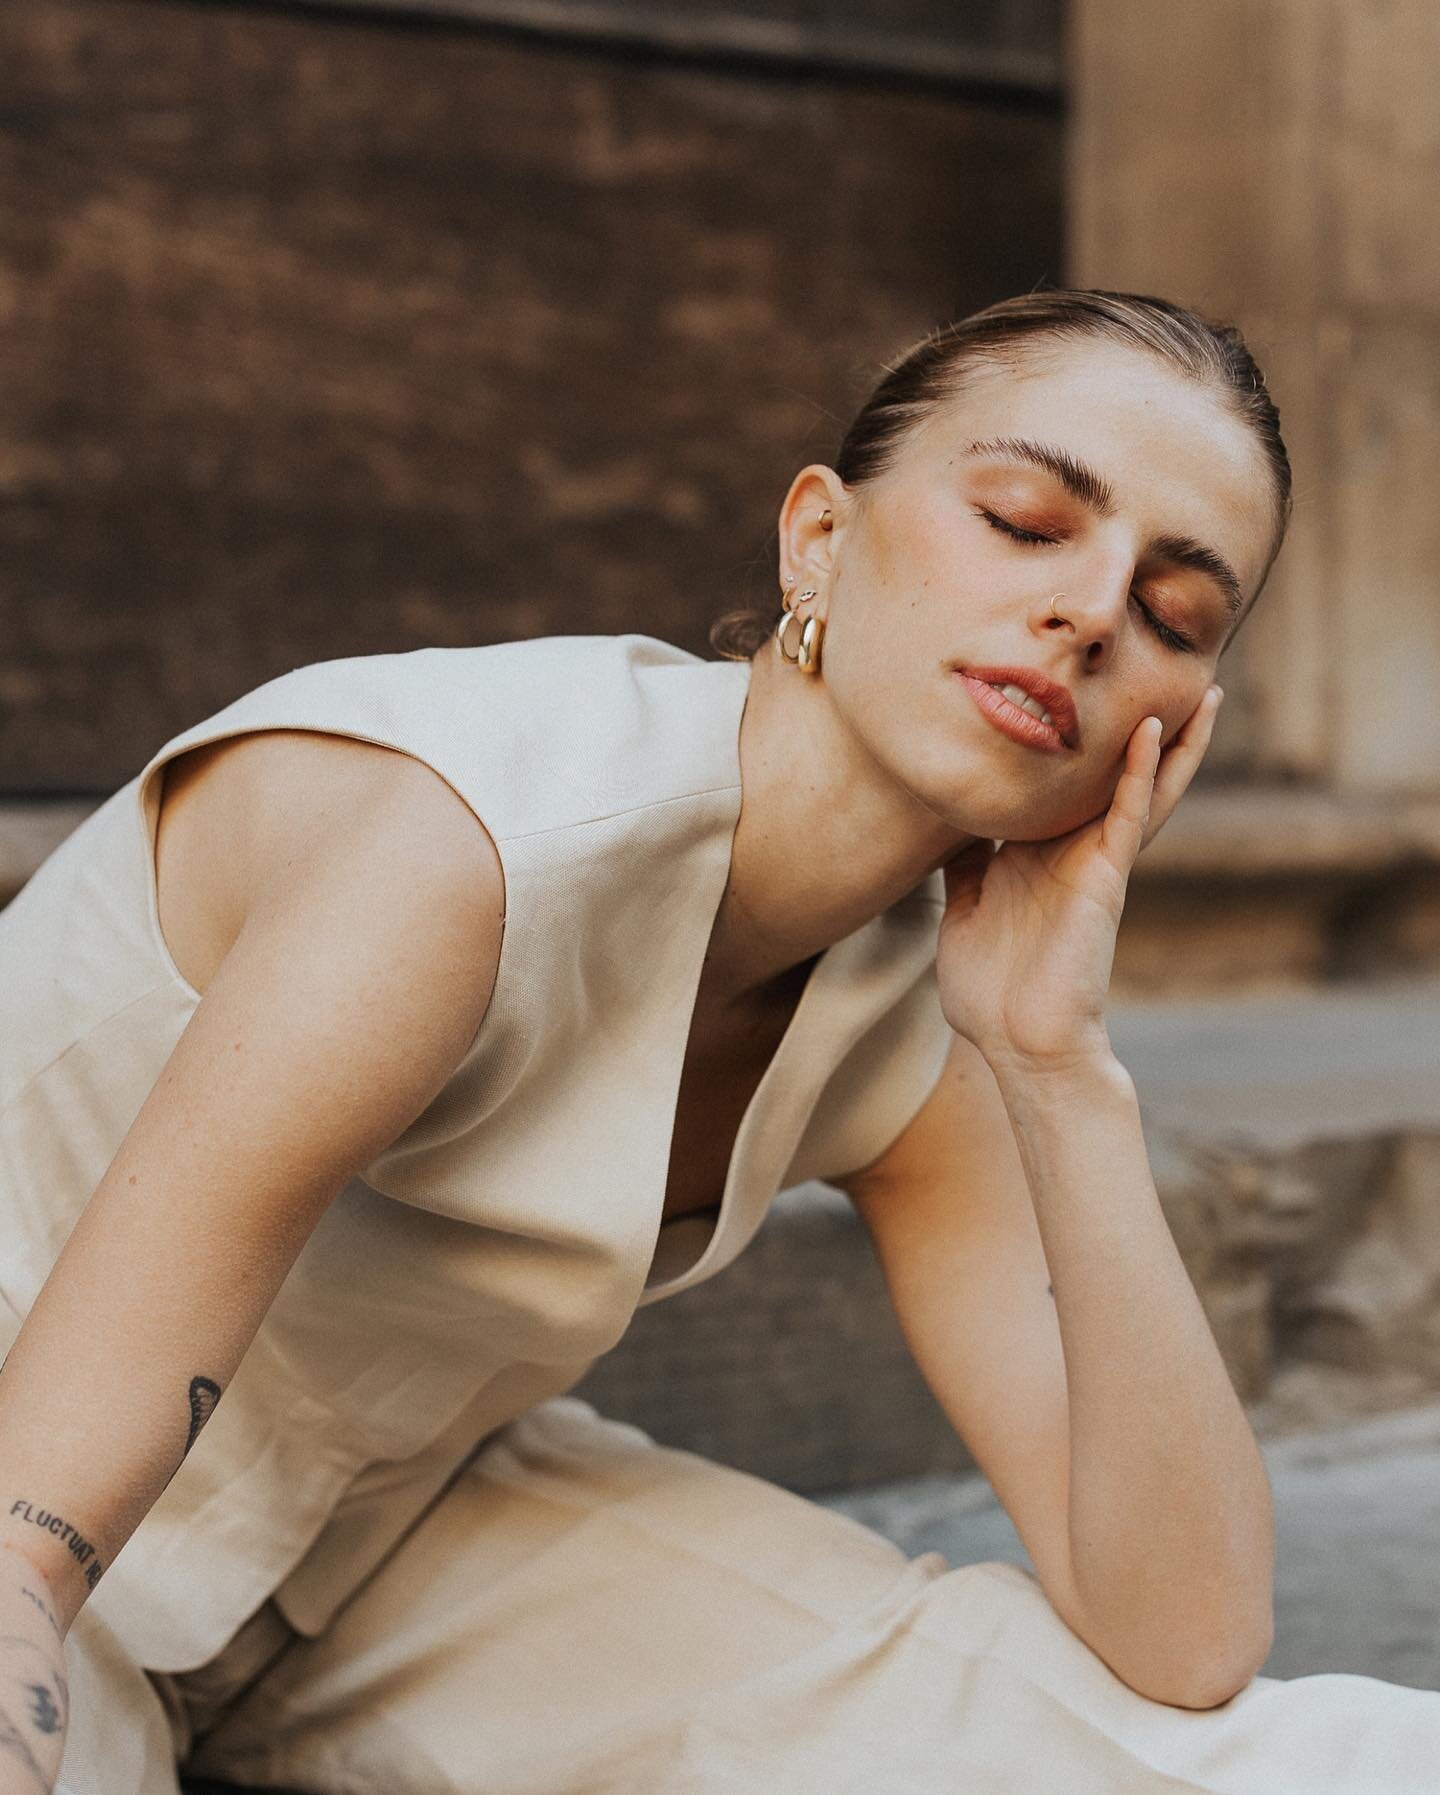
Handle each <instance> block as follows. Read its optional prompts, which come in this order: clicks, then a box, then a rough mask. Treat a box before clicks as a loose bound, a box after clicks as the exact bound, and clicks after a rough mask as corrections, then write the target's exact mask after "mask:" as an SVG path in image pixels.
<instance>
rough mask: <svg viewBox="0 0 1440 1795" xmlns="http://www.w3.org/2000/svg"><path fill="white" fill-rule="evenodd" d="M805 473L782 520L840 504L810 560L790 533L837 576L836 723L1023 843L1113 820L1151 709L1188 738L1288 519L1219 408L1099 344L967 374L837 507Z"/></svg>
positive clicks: (829, 644)
mask: <svg viewBox="0 0 1440 1795" xmlns="http://www.w3.org/2000/svg"><path fill="white" fill-rule="evenodd" d="M831 478H832V481H833V476H831ZM802 479H803V476H802ZM800 486H801V482H800V481H797V486H796V488H792V504H793V508H794V517H793V518H792V516H791V511H792V505H787V511H786V520H787V522H786V527H787V528H790V529H792V530H794V529H795V528H796V520H798V519H800V518H801V517H803V516H805V515H810V516H813V515H815V514H816V513H818V511H819V509H820V507H821V505H822V504H823V503H825V502H830V503H831V505H832V509H833V511H834V516H835V526H834V530H833V532H832V533H831V535H830V536H829V537H826V536H824V535H819V536H818V537H810V538H808V539H807V546H808V549H809V550H810V552H808V553H807V552H805V548H804V547H802V546H801V544H800V539H799V538H798V537H797V536H795V535H793V534H792V536H791V537H790V542H791V546H792V549H799V551H800V553H799V558H798V559H797V561H796V565H798V566H800V567H801V569H802V571H801V578H800V583H801V584H802V585H804V584H814V585H818V586H820V587H821V591H822V598H821V600H820V603H821V604H822V606H823V610H824V615H825V618H826V624H827V628H826V636H825V648H824V668H823V671H824V680H825V686H826V690H827V691H828V694H829V697H830V700H831V702H832V703H833V704H834V706H835V707H836V710H837V712H838V713H839V715H840V717H841V719H842V721H843V722H844V724H845V725H846V726H847V727H848V729H849V730H850V731H851V732H852V733H853V735H854V736H855V737H856V738H857V741H858V745H859V746H860V747H861V748H862V749H863V750H864V751H865V752H866V754H867V755H868V756H869V757H870V758H871V759H872V760H873V761H875V762H877V763H878V764H879V765H880V767H881V768H883V769H884V771H885V772H886V773H888V774H889V775H890V776H891V777H892V778H894V779H895V780H897V781H899V782H900V783H901V784H902V785H903V786H904V787H905V788H906V789H907V790H908V791H909V792H910V793H911V794H912V795H913V796H914V797H916V798H917V799H918V800H919V801H920V802H921V803H922V804H923V805H924V806H925V807H926V808H927V809H929V810H930V811H932V812H933V813H934V814H936V815H937V816H939V817H941V818H943V819H944V820H945V821H946V822H947V823H949V824H952V825H954V827H955V828H956V829H957V830H959V831H961V832H963V833H965V834H974V835H984V836H991V837H996V838H1004V839H1008V840H1040V839H1044V838H1046V837H1049V836H1053V835H1058V834H1062V833H1064V832H1065V831H1066V830H1069V829H1073V828H1076V827H1078V826H1079V825H1080V824H1081V823H1083V822H1085V821H1087V820H1088V819H1089V818H1091V817H1093V816H1095V815H1097V814H1098V813H1099V812H1100V811H1102V810H1103V809H1104V807H1105V805H1106V804H1107V803H1108V802H1109V799H1110V797H1111V794H1112V793H1113V791H1114V787H1115V781H1116V778H1117V777H1118V774H1119V769H1120V765H1121V761H1122V759H1123V756H1124V752H1125V746H1126V743H1127V742H1128V740H1129V738H1130V735H1131V733H1132V732H1133V730H1134V729H1135V726H1136V725H1137V724H1138V723H1139V722H1140V721H1141V719H1142V718H1144V717H1146V716H1157V717H1159V718H1160V720H1161V722H1162V724H1163V725H1164V731H1165V740H1166V741H1169V740H1170V738H1171V737H1172V736H1173V735H1174V734H1175V733H1176V731H1177V730H1178V729H1179V728H1180V726H1181V725H1182V724H1183V723H1184V722H1185V720H1186V718H1187V717H1188V716H1189V715H1190V713H1191V712H1192V711H1193V710H1194V709H1195V707H1196V705H1197V704H1198V703H1199V702H1200V700H1201V698H1202V697H1203V696H1204V694H1205V690H1206V688H1207V686H1209V685H1210V684H1211V683H1212V680H1213V678H1214V674H1215V666H1216V661H1217V659H1218V657H1219V654H1220V651H1221V648H1222V647H1223V646H1224V643H1225V640H1226V638H1227V636H1228V634H1229V633H1230V631H1231V629H1232V628H1233V625H1234V621H1235V614H1236V607H1237V606H1238V605H1241V604H1243V603H1246V602H1248V601H1249V600H1250V599H1251V598H1252V597H1253V596H1254V593H1255V591H1256V588H1257V586H1258V584H1259V582H1260V580H1261V578H1262V577H1263V573H1264V568H1265V565H1266V561H1267V559H1268V555H1269V551H1270V546H1271V542H1272V538H1273V533H1274V528H1275V501H1274V496H1273V486H1272V483H1271V478H1270V474H1269V471H1268V468H1267V465H1266V462H1265V459H1264V456H1263V453H1262V451H1261V449H1260V447H1259V445H1258V444H1257V443H1256V441H1255V440H1254V438H1253V436H1252V435H1251V432H1250V431H1249V429H1248V428H1247V426H1245V425H1244V424H1243V423H1242V422H1240V420H1239V419H1238V418H1236V417H1235V416H1234V414H1233V413H1231V412H1230V411H1229V410H1227V408H1226V406H1225V404H1224V402H1223V400H1222V399H1221V398H1219V397H1217V396H1216V395H1215V394H1214V393H1213V392H1212V391H1211V390H1209V389H1207V388H1205V387H1203V386H1201V385H1199V384H1198V383H1196V382H1194V381H1191V380H1189V379H1187V378H1186V377H1185V376H1184V375H1182V374H1181V373H1179V372H1178V371H1176V370H1172V369H1171V368H1170V367H1168V366H1167V365H1166V364H1165V363H1164V362H1162V361H1160V360H1159V359H1158V358H1156V357H1153V356H1150V355H1148V354H1145V353H1143V352H1141V351H1136V350H1129V349H1124V348H1121V347H1119V346H1114V345H1110V344H1105V343H1095V342H1089V343H1082V344H1071V345H1046V346H1043V347H1041V348H1039V349H1038V350H1032V351H1030V352H1029V353H1028V354H1027V356H1026V358H1025V360H1024V361H1023V363H1021V364H1020V366H1019V368H1018V369H1017V368H1015V367H1011V368H1005V369H1001V368H990V367H982V368H978V369H973V370H972V371H971V372H970V373H969V374H968V375H967V377H966V381H965V390H964V391H963V393H962V394H960V395H959V396H958V397H957V398H956V399H954V400H953V401H951V402H950V403H948V404H947V405H945V406H943V407H941V408H939V409H938V410H937V411H935V412H934V413H932V414H931V415H930V416H929V417H928V418H927V419H926V420H925V421H924V422H923V423H922V424H921V425H919V426H917V427H916V428H915V429H914V430H913V431H912V432H911V433H910V436H909V438H908V440H907V441H906V443H905V445H904V447H903V448H902V449H901V451H900V452H899V454H898V456H897V457H896V459H895V461H894V463H893V464H892V466H891V467H890V468H889V469H888V470H887V471H886V472H885V473H884V474H883V475H881V476H880V477H879V478H878V479H876V480H874V481H871V482H868V483H867V484H866V485H865V486H863V487H861V488H857V489H856V490H854V491H853V492H852V491H850V490H849V489H846V488H843V487H838V486H833V487H832V493H833V494H837V495H838V502H837V498H836V497H835V496H829V497H827V495H825V494H823V493H820V490H819V488H818V486H817V487H814V488H812V489H811V490H810V491H809V493H808V495H807V496H806V497H805V499H804V502H803V503H795V501H796V498H797V489H799V488H800ZM817 494H818V495H819V496H818V497H817ZM827 544H828V545H829V548H828V555H829V560H828V568H827V567H826V566H825V565H824V562H825V555H826V546H825V545H827ZM817 556H818V557H819V565H820V567H821V572H822V578H820V579H814V578H806V577H805V569H807V568H814V567H815V566H816V565H817V560H816V557H817ZM1057 595H1058V596H1057ZM1052 599H1053V600H1054V603H1053V604H1052ZM1001 685H1009V686H1011V687H1012V691H1011V693H1010V696H1009V697H1008V698H1007V697H1006V696H1004V694H1002V693H1000V692H999V691H998V690H997V688H998V687H999V686H1001ZM1015 688H1019V689H1020V691H1021V692H1023V691H1025V690H1026V689H1030V690H1031V699H1032V702H1031V706H1030V709H1031V710H1032V711H1033V709H1034V708H1035V707H1036V705H1037V704H1038V706H1039V707H1040V708H1043V709H1044V710H1046V711H1047V712H1048V713H1050V721H1049V722H1047V721H1045V720H1044V719H1040V720H1038V721H1037V720H1036V719H1035V718H1034V717H1033V716H1031V715H1027V714H1026V711H1025V709H1024V708H1023V707H1017V705H1016V703H1014V702H1013V700H1014V699H1015V698H1016V697H1017V695H1018V694H1017V691H1016V690H1015Z"/></svg>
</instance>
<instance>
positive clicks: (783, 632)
mask: <svg viewBox="0 0 1440 1795" xmlns="http://www.w3.org/2000/svg"><path fill="white" fill-rule="evenodd" d="M792 623H800V619H799V618H798V617H797V616H796V615H795V613H794V612H793V611H792V610H790V609H788V608H787V609H786V612H785V615H784V616H783V617H782V618H781V619H780V622H779V624H778V625H777V626H776V630H775V648H776V651H777V653H778V654H779V656H780V659H781V660H782V661H788V662H789V663H790V665H791V666H792V667H798V666H799V664H800V650H799V649H798V648H797V649H796V650H795V652H794V654H791V652H790V650H789V648H788V647H787V645H786V640H785V639H786V636H787V635H788V634H789V630H790V625H791V624H792ZM801 631H802V634H803V631H804V625H803V624H801Z"/></svg>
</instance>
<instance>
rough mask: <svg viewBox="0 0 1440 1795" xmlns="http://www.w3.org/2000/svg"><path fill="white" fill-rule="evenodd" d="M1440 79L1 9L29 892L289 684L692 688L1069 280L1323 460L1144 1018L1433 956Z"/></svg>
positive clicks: (819, 11)
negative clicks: (995, 341) (1227, 328)
mask: <svg viewBox="0 0 1440 1795" xmlns="http://www.w3.org/2000/svg"><path fill="white" fill-rule="evenodd" d="M1437 70H1440V43H1437V21H1436V13H1435V9H1434V8H1433V7H1432V6H1431V5H1430V0H1388V3H1384V4H1380V3H1376V0H1372V3H1371V4H1368V5H1366V6H1364V7H1355V6H1352V5H1348V4H1346V3H1345V0H1193V3H1192V4H1189V5H1187V6H1185V7H1184V8H1180V9H1176V8H1171V7H1155V6H1153V5H1151V4H1149V3H1148V0H1070V4H1069V5H1068V7H1067V6H1066V5H1065V4H1063V0H967V3H966V4H962V5H956V4H953V3H949V0H895V3H892V4H886V5H880V6H876V5H868V6H867V5H864V4H862V3H861V0H775V3H770V4H762V3H761V0H730V3H727V4H720V3H716V4H700V5H692V6H690V7H687V8H683V9H677V8H672V7H662V6H659V5H646V4H638V3H636V0H436V3H434V4H430V3H427V0H403V3H394V4H377V5H365V4H350V5H343V6H342V5H328V4H323V3H322V4H310V5H304V4H291V5H276V4H252V3H248V0H227V3H224V4H205V3H203V0H27V4H26V5H24V6H23V7H11V8H8V9H6V10H5V13H4V16H3V18H0V806H3V808H0V890H3V889H6V888H8V889H13V888H14V886H15V885H16V884H17V883H18V881H19V880H20V879H21V878H22V877H23V876H24V875H25V874H26V872H27V871H28V870H29V869H30V868H31V867H32V866H33V864H34V863H35V861H36V859H37V857H38V856H39V855H40V854H42V853H43V852H44V851H45V850H46V849H47V848H48V847H49V846H50V845H53V842H54V841H55V840H56V839H58V838H59V836H60V835H61V834H63V832H64V831H65V829H67V828H68V827H70V826H72V825H73V822H74V820H75V819H76V817H78V816H79V815H81V814H83V812H84V809H85V807H86V805H87V803H88V802H92V801H93V800H94V798H95V797H97V796H100V795H103V794H104V793H106V792H108V791H110V790H113V789H114V788H115V787H116V786H117V785H118V784H120V783H122V782H123V780H125V779H126V778H128V777H129V776H130V775H131V774H132V773H133V772H134V771H135V770H136V769H137V768H138V767H139V765H140V764H141V763H142V762H143V761H144V759H145V758H146V757H147V756H148V754H149V753H150V752H151V751H152V750H153V749H154V747H155V746H157V745H158V744H159V743H160V742H161V741H162V740H164V739H165V738H166V737H167V736H169V735H171V734H172V733H174V732H175V731H177V730H179V729H180V728H182V727H184V726H185V725H187V724H189V723H190V722H193V721H196V720H198V719H199V718H200V717H202V716H204V715H207V714H209V713H210V712H212V711H214V710H215V709H217V708H218V707H219V706H220V705H222V704H224V703H225V702H227V701H228V700H229V699H230V698H232V697H234V696H235V695H237V694H238V693H240V692H242V691H244V690H246V689H248V688H249V687H251V686H253V685H255V684H257V683H258V682H259V681H261V680H263V679H265V678H267V677H269V676H270V675H273V674H275V673H278V672H281V671H283V670H284V669H286V668H289V667H292V666H295V665H298V664H300V663H303V662H306V661H312V660H317V659H322V658H327V657H330V656H338V655H347V654H368V653H375V652H382V651H388V650H403V649H407V648H411V647H416V646H420V645H422V644H430V643H441V644H453V643H468V642H487V641H495V640H501V639H504V638H507V637H515V636H524V635H530V634H534V633H539V632H545V631H564V630H581V631H611V630H627V629H638V630H645V631H650V632H654V633H657V634H660V635H663V636H666V637H669V638H670V639H672V640H675V641H677V642H680V643H682V644H683V645H684V646H686V647H688V648H692V649H696V650H700V651H703V650H704V646H705V638H706V630H707V626H708V624H709V622H710V621H711V620H712V619H713V618H714V617H715V616H717V615H718V614H719V613H721V612H723V611H725V610H727V609H729V608H732V607H734V606H736V605H740V604H746V603H755V602H759V603H768V602H769V600H770V597H771V595H772V593H773V592H774V590H775V589H776V588H775V579H774V573H773V568H774V516H775V512H776V510H777V508H778V505H779V501H780V499H781V497H782V496H783V494H784V491H785V488H786V486H787V484H788V482H789V479H790V477H791V475H792V474H793V472H794V471H795V470H796V469H797V468H798V467H800V466H801V465H803V464H804V462H806V461H807V460H811V459H817V458H818V459H826V458H828V457H829V456H830V455H831V454H832V453H833V450H834V449H835V447H836V445H837V443H838V439H839V435H840V432H841V428H842V426H843V423H844V422H845V421H846V420H847V419H848V417H849V416H850V414H851V413H852V412H853V410H854V408H855V406H856V405H857V404H858V402H859V401H860V399H861V398H862V397H863V396H864V393H865V392H866V391H867V390H868V388H869V386H870V385H871V384H872V383H873V381H874V380H875V378H877V377H878V375H879V373H880V372H881V369H882V366H883V364H884V362H885V361H886V360H887V359H888V358H890V357H893V356H894V355H895V354H896V353H897V352H898V351H899V350H900V349H902V348H903V347H904V346H906V345H907V344H908V343H909V342H911V341H912V340H913V339H914V338H915V337H916V336H918V335H919V334H921V333H922V332H924V331H925V330H927V329H929V328H930V327H932V326H933V325H935V324H938V323H941V322H943V321H945V320H946V319H948V318H952V317H955V316H957V315H960V314H963V313H964V312H966V311H968V310H971V309H973V308H975V307H976V306H979V305H982V304H985V303H987V302H988V301H990V300H992V299H995V298H998V297H1000V296H1002V295H1005V294H1008V293H1012V292H1016V291H1020V290H1022V289H1024V288H1027V287H1030V286H1033V285H1035V284H1037V283H1042V282H1050V283H1054V282H1058V281H1061V280H1065V279H1072V280H1076V281H1081V282H1090V283H1095V284H1105V285H1116V286H1133V287H1139V288H1142V289H1147V290H1152V291H1160V292H1164V293H1167V294H1171V295H1173V296H1176V297H1179V298H1182V299H1185V300H1188V301H1190V302H1192V303H1195V304H1197V305H1199V306H1201V307H1205V308H1209V309H1211V310H1212V311H1214V312H1217V313H1220V314H1224V315H1228V316H1234V317H1236V318H1237V319H1238V320H1239V321H1240V322H1241V323H1242V325H1243V326H1244V327H1245V328H1246V329H1247V331H1248V332H1249V333H1250V334H1251V336H1252V338H1253V340H1254V342H1255V344H1256V347H1257V348H1258V350H1259V351H1260V354H1261V356H1262V359H1263V360H1264V362H1265V363H1266V365H1267V366H1268V367H1269V369H1270V371H1271V375H1272V380H1273V384H1274V386H1275V389H1276V391H1277V393H1278V396H1279V399H1280V402H1281V406H1282V409H1283V413H1284V417H1285V422H1286V427H1287V434H1288V435H1289V438H1290V441H1291V445H1292V451H1293V454H1294V458H1295V460H1296V463H1297V470H1298V505H1297V514H1296V522H1295V527H1294V533H1293V539H1292V542H1291V543H1290V545H1289V547H1288V548H1287V549H1286V551H1285V555H1284V557H1283V558H1282V561H1281V564H1280V566H1279V568H1278V569H1277V572H1276V575H1275V578H1274V581H1273V584H1272V587H1271V589H1270V590H1269V592H1267V594H1266V597H1265V600H1264V603H1263V605H1262V606H1261V607H1260V609H1259V611H1258V612H1257V613H1256V615H1255V616H1254V618H1253V619H1252V620H1251V621H1250V622H1249V623H1247V626H1246V628H1245V630H1244V631H1243V632H1242V634H1241V637H1240V638H1239V641H1238V643H1237V645H1236V648H1235V650H1234V651H1233V652H1232V654H1231V655H1230V656H1229V657H1227V662H1226V665H1225V668H1224V669H1223V674H1224V678H1225V682H1226V685H1227V692H1228V702H1227V705H1226V708H1225V712H1224V715H1223V718H1222V722H1221V726H1220V731H1219V735H1218V738H1217V742H1216V745H1215V748H1214V750H1213V751H1212V755H1211V758H1210V762H1209V764H1208V765H1207V768H1206V770H1205V775H1204V777H1205V780H1206V783H1207V786H1208V788H1209V789H1208V793H1207V794H1205V795H1197V796H1196V797H1194V798H1192V800H1191V801H1190V802H1189V803H1188V804H1187V806H1186V807H1185V810H1184V811H1182V815H1181V818H1180V819H1178V820H1177V823H1176V824H1175V825H1174V826H1173V827H1172V829H1171V830H1170V831H1168V832H1167V834H1166V836H1164V837H1162V838H1161V841H1160V842H1159V843H1158V844H1157V846H1156V849H1155V850H1154V851H1153V853H1152V854H1151V855H1150V856H1147V859H1146V861H1145V862H1142V872H1141V875H1140V877H1139V879H1138V881H1137V890H1136V893H1135V896H1134V898H1133V900H1132V905H1131V912H1130V915H1129V917H1128V918H1127V926H1126V934H1125V940H1124V943H1123V946H1122V953H1121V960H1120V966H1119V970H1118V979H1119V985H1120V988H1121V989H1122V990H1134V991H1153V990H1170V989H1174V988H1176V987H1178V986H1187V985H1188V986H1191V987H1193V988H1196V989H1201V988H1204V989H1217V988H1225V989H1235V988H1245V987H1249V986H1254V985H1265V984H1274V983H1277V982H1278V983H1282V984H1283V983H1300V984H1304V983H1308V982H1311V981H1314V980H1317V979H1326V978H1332V977H1336V976H1344V975H1346V974H1353V973H1355V972H1361V971H1367V970H1372V969H1374V968H1375V967H1377V966H1378V967H1381V968H1386V969H1398V970H1404V969H1406V968H1411V967H1416V966H1430V965H1433V964H1435V963H1437V961H1440V897H1437V886H1436V872H1435V868H1436V863H1437V858H1440V800H1437V794H1440V704H1437V701H1436V694H1437V692H1440V604H1437V602H1436V599H1437V594H1436V589H1435V588H1436V567H1437V563H1440V541H1437V537H1440V507H1437V506H1436V505H1435V504H1434V502H1433V500H1432V497H1431V494H1430V490H1429V488H1430V469H1431V466H1432V465H1433V463H1434V461H1435V459H1436V452H1437V449H1440V361H1437V357H1436V353H1435V350H1436V333H1437V323H1436V319H1437V312H1436V307H1437V304H1440V301H1437V299H1436V294H1437V293H1440V279H1437V278H1436V275H1437V273H1440V270H1437V269H1436V267H1435V266H1434V264H1435V259H1436V256H1437V253H1440V252H1437V249H1436V244H1437V243H1440V232H1437V231H1436V230H1435V229H1434V228H1433V226H1434V223H1435V220H1434V216H1433V213H1434V202H1433V195H1434V192H1435V176H1436V163H1437V140H1436V133H1437V129H1440V127H1437V124H1436V114H1435V109H1434V107H1433V105H1431V104H1430V99H1429V95H1430V93H1431V91H1432V86H1433V77H1434V76H1435V74H1436V72H1437ZM1427 219H1428V221H1429V225H1430V228H1428V229H1427V228H1426V222H1425V221H1426V220H1427ZM1187 813H1188V814H1187ZM1177 943H1178V944H1183V951H1177Z"/></svg>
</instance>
